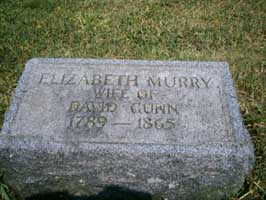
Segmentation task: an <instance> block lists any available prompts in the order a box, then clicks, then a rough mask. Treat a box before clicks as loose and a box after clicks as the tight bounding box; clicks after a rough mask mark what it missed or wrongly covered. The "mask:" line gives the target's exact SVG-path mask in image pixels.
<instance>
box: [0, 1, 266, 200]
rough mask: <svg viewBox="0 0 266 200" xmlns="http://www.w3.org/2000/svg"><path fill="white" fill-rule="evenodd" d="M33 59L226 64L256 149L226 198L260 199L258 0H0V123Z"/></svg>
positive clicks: (265, 63)
mask: <svg viewBox="0 0 266 200" xmlns="http://www.w3.org/2000/svg"><path fill="white" fill-rule="evenodd" d="M33 57H71V58H76V57H77V58H121V59H148V60H150V59H156V60H200V61H226V62H228V63H229V64H230V70H231V72H232V76H233V79H234V82H235V85H236V88H237V92H238V99H239V105H240V108H241V111H242V114H243V118H244V123H245V126H246V127H247V129H248V130H249V132H250V134H251V137H252V141H253V143H254V146H255V154H256V165H255V167H254V170H253V171H252V173H251V175H250V176H249V177H248V178H247V179H246V182H245V185H244V186H243V188H242V190H241V191H239V193H238V194H237V195H236V196H235V197H232V198H231V200H248V199H264V198H265V199H266V1H265V0H261V1H260V0H245V1H243V0H240V1H236V0H235V1H233V0H228V1H222V0H214V1H208V0H205V1H196V0H179V1H177V0H161V1H159V0H158V1H157V0H154V1H152V0H150V1H149V0H146V1H144V0H143V1H140V0H131V1H123V0H113V1H111V0H110V1H105V0H103V1H97V0H90V1H89V0H87V1H85V0H80V1H75V0H65V1H63V0H58V1H52V0H46V1H43V0H1V1H0V128H1V126H2V123H3V117H4V113H5V111H6V110H7V108H8V106H9V104H10V100H11V95H12V91H13V90H14V88H15V87H16V84H17V81H18V78H19V76H20V75H21V73H22V71H23V68H24V65H25V62H26V61H27V60H28V59H30V58H33ZM0 194H1V195H0V200H1V198H2V199H4V200H8V199H14V197H13V195H12V194H10V193H9V192H8V191H7V188H6V187H5V186H4V185H3V184H2V183H0ZM5 194H6V195H5Z"/></svg>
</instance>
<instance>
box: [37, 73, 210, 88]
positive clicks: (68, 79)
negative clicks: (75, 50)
mask: <svg viewBox="0 0 266 200" xmlns="http://www.w3.org/2000/svg"><path fill="white" fill-rule="evenodd" d="M145 81H146V84H147V87H151V88H155V87H167V88H172V87H176V88H209V87H210V84H211V78H210V77H208V78H205V77H202V76H172V77H154V76H148V77H147V78H146V80H145ZM139 82H140V77H139V76H138V75H116V74H104V75H101V74H92V75H91V74H89V73H88V74H75V73H71V74H56V73H43V74H41V76H40V79H39V84H55V85H92V86H133V87H138V86H139Z"/></svg>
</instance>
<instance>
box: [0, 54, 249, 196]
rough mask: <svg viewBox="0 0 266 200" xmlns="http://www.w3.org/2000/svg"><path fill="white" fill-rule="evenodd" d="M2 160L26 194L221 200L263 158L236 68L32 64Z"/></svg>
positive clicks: (2, 145) (8, 126) (1, 142)
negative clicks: (109, 191)
mask: <svg viewBox="0 0 266 200" xmlns="http://www.w3.org/2000/svg"><path fill="white" fill-rule="evenodd" d="M0 160H1V162H0V167H1V168H2V169H5V171H6V176H7V177H8V180H9V182H10V184H11V185H14V186H15V187H16V188H17V190H18V191H20V192H21V194H22V195H24V196H28V195H32V194H36V193H39V192H45V191H60V190H67V191H69V192H70V193H72V194H86V195H91V194H95V193H97V192H100V191H101V190H102V188H103V187H105V186H110V185H118V186H122V187H127V188H129V189H133V190H137V191H143V192H148V193H150V194H152V195H156V196H161V197H164V198H168V199H178V198H179V199H221V198H223V197H225V196H230V195H232V194H233V193H235V192H236V191H237V190H238V189H239V188H240V187H241V185H242V183H243V181H244V178H245V176H246V175H247V173H248V172H249V171H250V169H251V167H252V164H253V162H254V154H253V148H252V144H251V141H250V138H249V136H248V133H247V131H246V129H245V128H244V126H243V123H242V118H241V115H240V112H239V109H238V105H237V99H236V94H235V91H234V87H233V83H232V80H231V77H230V72H229V68H228V65H227V64H226V63H222V62H179V61H175V62H162V61H128V60H84V59H32V60H30V61H29V62H28V63H27V64H26V68H25V71H24V73H23V75H22V77H21V79H20V81H19V84H18V86H17V89H16V92H15V94H14V96H13V101H12V104H11V106H10V109H9V112H8V113H7V114H6V116H5V123H4V125H3V129H2V132H1V134H0Z"/></svg>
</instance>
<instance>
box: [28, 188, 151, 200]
mask: <svg viewBox="0 0 266 200" xmlns="http://www.w3.org/2000/svg"><path fill="white" fill-rule="evenodd" d="M26 200H152V196H151V194H149V193H147V192H141V191H136V190H130V189H128V188H125V187H120V186H116V185H111V186H107V187H105V188H104V189H103V190H102V191H101V192H99V193H98V194H97V195H92V196H74V195H71V194H69V193H68V192H66V191H64V192H51V193H40V194H36V195H33V196H30V197H28V198H26Z"/></svg>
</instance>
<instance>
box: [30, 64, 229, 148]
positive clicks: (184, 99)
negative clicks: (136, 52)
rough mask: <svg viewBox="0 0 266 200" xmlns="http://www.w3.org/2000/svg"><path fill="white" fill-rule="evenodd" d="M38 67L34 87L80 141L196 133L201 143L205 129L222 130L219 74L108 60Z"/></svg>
mask: <svg viewBox="0 0 266 200" xmlns="http://www.w3.org/2000/svg"><path fill="white" fill-rule="evenodd" d="M42 69H43V68H39V69H38V71H36V74H35V75H34V80H35V84H36V85H38V87H41V90H38V91H46V90H47V91H50V92H49V93H48V92H47V94H48V95H49V94H53V95H54V99H58V100H59V101H58V103H59V104H58V105H59V107H60V105H62V107H61V108H60V110H59V112H58V113H59V114H58V115H59V117H60V119H62V124H63V125H62V126H63V127H64V130H65V131H64V133H62V134H66V135H73V136H74V135H76V136H77V137H78V138H79V139H80V140H81V141H88V142H115V143H116V142H118V143H132V142H133V143H156V144H157V143H160V144H176V143H184V142H189V141H191V140H192V138H195V137H198V142H199V143H200V142H202V143H204V142H203V141H205V140H211V139H212V137H210V136H209V135H208V131H209V130H210V128H211V129H212V130H215V132H219V133H222V134H218V135H216V136H215V137H217V138H218V139H217V140H222V139H223V134H224V133H225V132H226V130H225V128H224V127H226V126H224V123H225V122H224V121H221V120H220V119H221V117H223V110H222V107H221V105H220V104H221V101H220V94H219V91H218V90H217V87H222V85H221V78H220V77H219V73H210V72H209V71H208V72H207V71H204V70H203V71H201V70H196V71H195V72H193V70H188V69H187V68H181V67H180V68H172V67H169V68H166V69H167V70H165V69H163V68H156V69H155V70H154V71H153V69H152V67H143V68H142V67H140V68H136V67H134V66H126V67H124V68H123V67H118V68H117V67H116V66H112V65H110V66H100V67H99V66H79V67H75V66H70V67H69V68H67V70H65V69H66V68H65V67H62V68H59V69H57V70H54V68H53V67H52V66H51V67H49V70H48V71H46V70H42ZM48 100H49V99H47V101H48ZM45 101H46V99H45ZM62 108H63V109H62ZM53 109H55V110H57V108H53ZM62 110H63V111H62ZM44 125H45V124H44ZM198 127H200V128H198ZM220 135H221V136H220Z"/></svg>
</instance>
